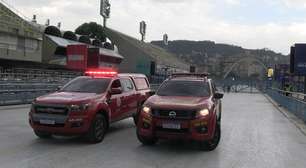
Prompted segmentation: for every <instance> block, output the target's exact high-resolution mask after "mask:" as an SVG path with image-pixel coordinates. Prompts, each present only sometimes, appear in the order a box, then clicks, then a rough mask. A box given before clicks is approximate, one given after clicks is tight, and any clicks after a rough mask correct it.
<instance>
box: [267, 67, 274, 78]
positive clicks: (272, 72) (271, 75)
mask: <svg viewBox="0 0 306 168" xmlns="http://www.w3.org/2000/svg"><path fill="white" fill-rule="evenodd" d="M273 75H274V69H273V68H269V69H268V78H272V77H273Z"/></svg>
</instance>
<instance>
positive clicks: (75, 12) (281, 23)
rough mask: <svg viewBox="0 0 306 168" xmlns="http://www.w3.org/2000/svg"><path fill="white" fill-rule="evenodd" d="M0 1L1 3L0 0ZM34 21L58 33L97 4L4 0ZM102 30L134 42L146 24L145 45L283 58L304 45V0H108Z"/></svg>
mask: <svg viewBox="0 0 306 168" xmlns="http://www.w3.org/2000/svg"><path fill="white" fill-rule="evenodd" d="M0 1H2V0H0ZM4 1H6V2H8V3H9V4H11V5H12V6H14V7H15V8H16V9H18V10H19V11H20V12H21V13H23V14H24V15H26V16H27V17H29V18H31V17H32V15H33V14H37V15H38V20H39V22H40V23H45V20H46V19H47V18H50V19H51V23H52V24H54V25H56V24H57V22H62V26H63V29H67V30H74V29H75V28H76V27H77V26H78V25H80V24H82V23H84V22H89V21H95V22H100V23H102V18H101V17H100V16H99V6H100V5H99V3H100V2H99V1H100V0H4ZM110 2H111V4H112V12H111V18H110V19H109V23H108V26H109V27H111V28H113V29H116V30H118V31H121V32H123V33H126V34H129V35H131V36H134V37H136V38H140V35H139V33H138V32H139V22H140V21H142V20H145V21H146V22H147V25H148V29H147V38H146V41H151V40H161V39H162V35H163V34H164V33H168V36H169V40H177V39H185V40H212V41H216V42H218V43H228V44H234V45H239V46H242V47H244V48H270V49H272V50H275V51H276V52H282V53H283V54H288V52H289V47H290V46H291V45H292V44H294V43H297V42H306V0H110Z"/></svg>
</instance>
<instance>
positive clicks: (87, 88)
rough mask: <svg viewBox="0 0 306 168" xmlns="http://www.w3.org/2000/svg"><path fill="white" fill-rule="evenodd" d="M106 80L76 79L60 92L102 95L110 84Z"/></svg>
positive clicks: (108, 80)
mask: <svg viewBox="0 0 306 168" xmlns="http://www.w3.org/2000/svg"><path fill="white" fill-rule="evenodd" d="M110 81H111V79H108V78H77V79H74V80H72V81H71V82H69V83H68V84H67V85H65V86H64V87H63V88H62V89H61V90H60V91H62V92H82V93H97V94H100V93H104V92H105V91H106V89H107V87H108V85H109V83H110Z"/></svg>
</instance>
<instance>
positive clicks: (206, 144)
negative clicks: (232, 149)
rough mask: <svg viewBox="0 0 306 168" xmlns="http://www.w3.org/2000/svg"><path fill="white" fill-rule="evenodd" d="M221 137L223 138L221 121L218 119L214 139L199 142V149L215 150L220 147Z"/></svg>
mask: <svg viewBox="0 0 306 168" xmlns="http://www.w3.org/2000/svg"><path fill="white" fill-rule="evenodd" d="M220 139H221V123H220V122H219V121H217V122H216V129H215V132H214V137H213V139H211V140H209V141H202V142H199V149H200V150H208V151H213V150H215V149H216V148H217V147H218V145H219V142H220Z"/></svg>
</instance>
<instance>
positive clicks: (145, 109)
mask: <svg viewBox="0 0 306 168" xmlns="http://www.w3.org/2000/svg"><path fill="white" fill-rule="evenodd" d="M142 111H143V112H144V113H146V114H151V108H150V107H148V106H144V107H143V108H142Z"/></svg>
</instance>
